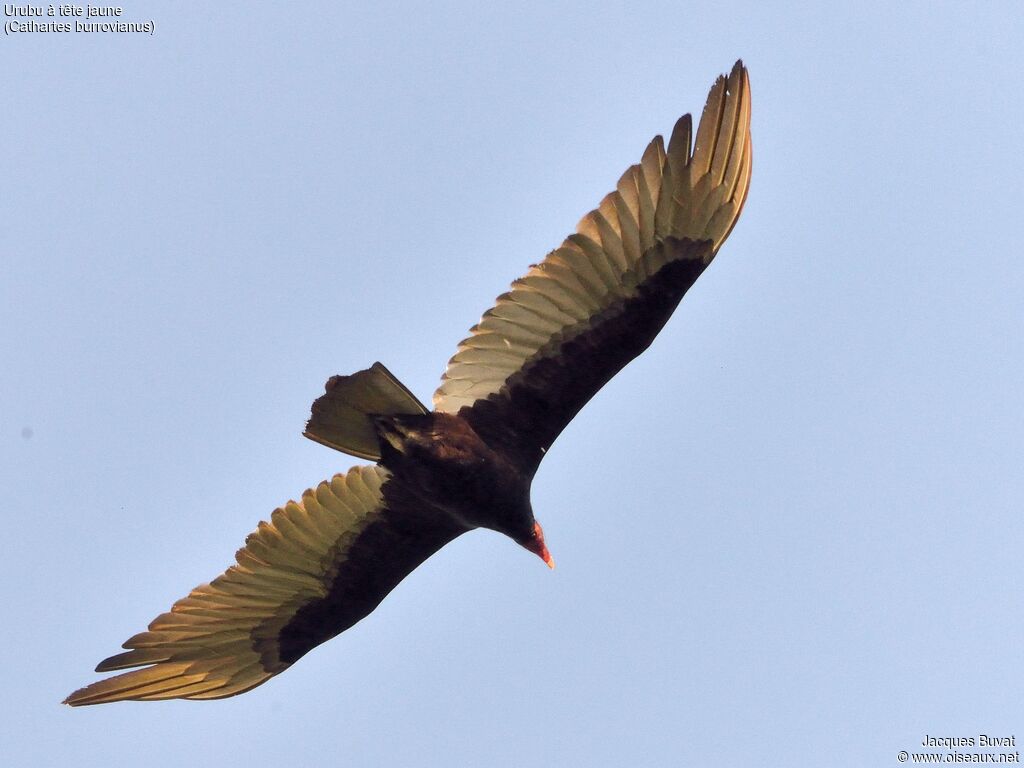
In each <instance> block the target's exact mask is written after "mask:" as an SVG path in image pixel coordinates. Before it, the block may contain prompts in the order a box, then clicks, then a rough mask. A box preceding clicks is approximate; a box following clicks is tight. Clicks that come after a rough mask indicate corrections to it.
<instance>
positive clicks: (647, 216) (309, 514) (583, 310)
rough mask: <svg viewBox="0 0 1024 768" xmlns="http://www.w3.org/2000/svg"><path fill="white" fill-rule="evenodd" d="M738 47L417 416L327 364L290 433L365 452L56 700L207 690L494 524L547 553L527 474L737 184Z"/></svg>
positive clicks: (318, 637) (388, 381)
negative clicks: (302, 422)
mask: <svg viewBox="0 0 1024 768" xmlns="http://www.w3.org/2000/svg"><path fill="white" fill-rule="evenodd" d="M749 123H750V96H749V84H748V81H747V74H746V70H745V69H744V68H743V66H742V64H741V63H740V62H737V64H736V66H735V67H734V68H733V70H732V74H731V75H730V76H729V78H728V79H726V78H724V77H723V78H719V80H718V81H717V82H716V83H715V86H714V87H713V88H712V90H711V94H710V95H709V97H708V102H707V105H706V106H705V108H704V114H703V116H702V118H701V122H700V126H699V128H698V131H697V136H696V142H695V145H694V146H693V147H692V149H691V139H692V129H691V122H690V116H689V115H685V116H684V117H682V118H680V120H679V121H678V123H677V124H676V126H675V129H674V130H673V132H672V137H671V141H670V143H669V146H668V150H667V152H666V149H665V147H664V145H663V143H662V140H661V137H660V136H659V137H656V138H655V140H654V141H652V142H651V144H650V145H649V146H648V148H647V151H645V152H644V155H643V158H642V159H641V161H640V163H639V164H638V165H634V166H632V167H631V168H629V169H628V170H627V171H626V173H625V174H624V175H623V176H622V178H621V179H620V180H619V183H618V185H617V187H616V190H615V191H614V192H612V193H611V194H609V195H608V196H607V197H605V199H604V200H603V201H602V203H601V205H600V207H599V208H598V209H596V210H594V211H592V212H591V213H590V214H588V215H587V216H585V217H584V218H583V219H582V220H581V222H580V224H579V226H578V228H577V232H576V233H575V234H573V235H570V236H569V238H568V239H567V240H566V241H565V242H564V243H563V244H562V246H561V247H559V248H558V249H556V250H554V251H552V252H551V253H550V254H548V256H547V258H546V259H545V260H544V261H543V262H542V263H540V264H537V265H534V266H532V267H531V268H530V270H529V272H528V273H527V274H526V275H525V276H524V277H522V278H520V279H519V280H517V281H515V282H514V283H513V285H512V289H511V290H510V291H509V292H508V293H505V294H503V295H502V296H500V297H498V300H497V303H496V304H495V306H494V307H493V308H492V309H490V310H488V312H487V313H485V315H484V316H483V318H482V319H481V321H480V323H479V324H478V325H476V326H474V327H473V329H471V335H470V336H469V337H468V338H466V339H465V340H464V341H463V342H462V343H461V344H460V345H459V349H458V351H457V352H456V354H455V356H454V357H453V358H452V359H451V361H450V362H449V364H448V368H447V370H446V372H445V375H444V377H443V380H442V384H441V386H440V387H439V388H438V390H437V392H436V393H435V395H434V410H433V411H429V410H428V409H427V408H426V407H425V406H423V405H422V404H421V403H420V402H419V401H418V400H417V399H416V398H415V397H414V396H413V395H412V393H411V392H409V390H408V389H406V388H405V387H404V386H403V385H402V384H401V383H400V382H399V381H398V380H397V379H396V378H395V377H394V376H393V375H392V374H391V373H390V372H389V371H388V370H387V369H386V368H385V367H384V366H382V365H381V364H380V363H375V364H374V365H373V366H372V367H371V368H369V369H366V370H364V371H359V372H358V373H355V374H352V375H351V376H335V377H332V378H331V379H330V380H329V381H328V382H327V386H326V391H325V393H324V395H322V396H321V397H320V398H319V399H317V400H316V401H315V402H314V403H313V407H312V413H311V418H310V420H309V422H308V424H307V426H306V432H305V434H306V436H307V437H309V438H311V439H313V440H316V441H317V442H320V443H323V444H324V445H327V446H330V447H332V448H335V449H337V450H340V451H343V452H346V453H350V454H352V455H355V456H358V457H360V458H364V459H370V460H372V461H375V462H377V463H376V464H375V465H373V466H357V467H354V468H352V469H351V470H349V471H348V472H347V473H345V474H339V475H336V476H335V477H334V478H332V479H331V480H330V481H325V482H323V483H321V484H320V485H319V486H317V487H316V488H314V489H310V490H308V491H306V492H305V493H304V494H303V495H302V498H301V500H300V501H299V502H294V501H293V502H289V503H288V504H286V505H284V506H283V507H281V508H280V509H278V510H276V511H275V512H274V513H273V515H272V516H271V519H270V522H269V523H260V526H259V528H258V529H257V530H256V531H255V532H254V533H252V534H251V535H250V536H249V538H248V539H247V540H246V545H245V547H243V548H242V549H241V550H239V551H238V553H237V554H236V561H237V562H236V564H235V565H233V566H231V567H230V568H228V570H227V571H226V572H225V573H224V574H223V575H222V576H220V577H218V578H217V579H215V580H214V581H213V582H211V583H210V584H204V585H202V586H200V587H197V588H196V589H194V590H193V591H192V592H191V593H190V594H189V595H188V596H187V597H185V598H183V599H181V600H179V601H178V602H177V603H175V604H174V606H173V607H172V608H171V610H170V611H169V612H168V613H164V614H161V615H160V616H158V617H157V618H156V619H155V620H154V621H153V622H152V623H151V624H150V626H149V630H148V631H146V632H143V633H141V634H139V635H136V636H134V637H132V638H129V640H128V641H127V642H126V643H125V644H124V647H125V648H126V649H128V650H127V651H126V652H125V653H121V654H118V655H116V656H112V657H110V658H109V659H106V660H105V661H103V662H101V663H100V665H99V666H98V667H97V671H100V672H106V671H113V670H120V669H127V668H133V667H141V668H140V669H135V670H134V671H131V672H127V673H124V674H121V675H117V676H115V677H112V678H108V679H106V680H101V681H99V682H96V683H93V684H92V685H89V686H87V687H85V688H83V689H80V690H78V691H76V692H75V693H73V694H71V696H69V697H68V699H67V702H66V703H68V704H72V705H81V704H98V703H103V702H109V701H118V700H125V699H135V700H154V699H167V698H191V699H207V698H223V697H225V696H231V695H234V694H237V693H242V692H243V691H246V690H249V689H250V688H253V687H255V686H257V685H259V684H260V683H263V682H265V681H266V680H268V679H269V678H270V677H272V676H273V675H276V674H278V673H279V672H281V671H283V670H284V669H287V668H288V667H289V666H290V665H291V664H293V663H294V662H295V661H296V660H297V659H299V658H300V657H301V656H303V655H304V654H305V653H307V652H308V651H309V650H311V649H312V648H314V647H316V646H317V645H319V644H320V643H322V642H324V641H325V640H328V639H329V638H331V637H334V636H335V635H337V634H339V633H340V632H343V631H344V630H346V629H348V628H349V627H351V626H352V625H353V624H355V623H356V622H357V621H359V620H360V619H362V618H364V617H365V616H366V615H368V614H369V613H370V612H371V611H373V609H374V608H376V607H377V605H378V604H379V603H380V601H381V600H383V599H384V597H386V596H387V594H388V593H389V592H390V591H391V590H392V589H393V588H394V587H395V586H396V585H397V584H398V583H399V582H400V581H401V580H402V579H403V578H405V576H406V575H408V574H409V573H410V572H412V571H413V570H414V569H415V568H416V567H417V566H418V565H419V564H420V563H422V562H423V561H424V560H425V559H426V558H428V557H430V556H431V555H432V554H434V553H435V552H437V551H438V550H439V549H441V548H442V547H443V546H444V545H445V544H447V543H448V542H450V541H452V540H453V539H455V538H456V537H458V536H460V535H461V534H463V533H466V532H467V531H471V530H473V529H475V528H489V529H491V530H494V531H497V532H499V533H502V534H505V535H507V536H509V537H510V538H512V539H513V540H514V541H516V542H517V543H519V544H520V545H522V546H523V547H525V548H526V549H528V550H529V551H531V552H533V553H535V554H536V555H538V556H539V557H541V558H542V559H543V560H544V561H545V562H546V563H547V564H548V565H549V566H552V567H553V561H552V558H551V555H550V554H549V552H548V549H547V546H546V544H545V542H544V535H543V531H542V530H541V527H540V525H539V524H538V523H537V521H536V520H535V518H534V514H533V509H532V507H531V504H530V485H531V482H532V480H533V476H534V474H535V473H536V471H537V467H538V466H539V464H540V462H541V460H542V458H543V457H544V455H545V453H546V452H547V450H548V448H549V447H550V446H551V444H552V443H553V442H554V440H555V438H557V436H558V434H559V433H560V432H561V431H562V430H563V429H564V428H565V426H566V425H567V424H568V423H569V422H570V421H571V420H572V418H573V417H574V416H575V415H576V414H577V412H578V411H579V410H580V409H581V408H582V407H583V406H584V405H585V404H586V403H587V401H588V400H589V399H590V398H591V397H592V396H593V395H594V394H595V393H596V392H597V391H598V390H599V389H600V388H601V387H602V386H603V385H604V384H605V383H606V382H607V381H608V380H609V379H610V378H611V377H612V376H614V375H615V374H616V373H617V372H618V371H619V370H621V368H622V367H623V366H624V365H626V364H627V363H628V362H629V361H630V360H632V359H633V358H635V357H636V356H637V355H639V354H640V353H641V352H642V351H643V350H644V349H646V348H647V346H648V345H649V344H650V343H651V341H652V340H653V339H654V338H655V336H657V334H658V332H659V331H660V330H661V328H662V327H663V326H664V324H665V323H666V322H667V320H668V318H669V317H670V316H671V315H672V312H673V311H674V310H675V308H676V305H677V304H678V303H679V301H680V300H681V299H682V297H683V295H684V294H685V293H686V291H687V290H688V289H689V288H690V286H691V285H693V283H694V282H695V281H696V279H697V278H698V277H699V276H700V274H701V273H702V272H703V271H704V269H705V268H706V267H707V265H708V264H709V263H710V262H711V260H712V258H713V257H714V255H715V253H716V252H717V251H718V248H719V247H720V246H721V244H722V242H724V240H725V239H726V237H727V236H728V234H729V232H731V230H732V228H733V226H734V225H735V223H736V219H737V218H738V216H739V214H740V210H741V209H742V206H743V202H744V200H745V198H746V193H747V189H748V187H749V183H750V166H751V145H750V133H749Z"/></svg>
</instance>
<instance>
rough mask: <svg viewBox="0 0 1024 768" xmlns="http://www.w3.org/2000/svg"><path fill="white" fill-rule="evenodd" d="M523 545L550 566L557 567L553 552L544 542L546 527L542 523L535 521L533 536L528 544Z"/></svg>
mask: <svg viewBox="0 0 1024 768" xmlns="http://www.w3.org/2000/svg"><path fill="white" fill-rule="evenodd" d="M523 546H525V547H526V548H527V549H528V550H530V551H531V552H533V554H535V555H537V557H539V558H540V559H541V560H543V561H544V562H545V563H546V564H547V566H548V568H554V567H555V561H554V558H552V557H551V553H550V552H548V547H547V544H545V543H544V529H543V528H541V527H540V523H538V522H534V524H533V538H532V539H530V541H529V543H528V544H524V545H523Z"/></svg>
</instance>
